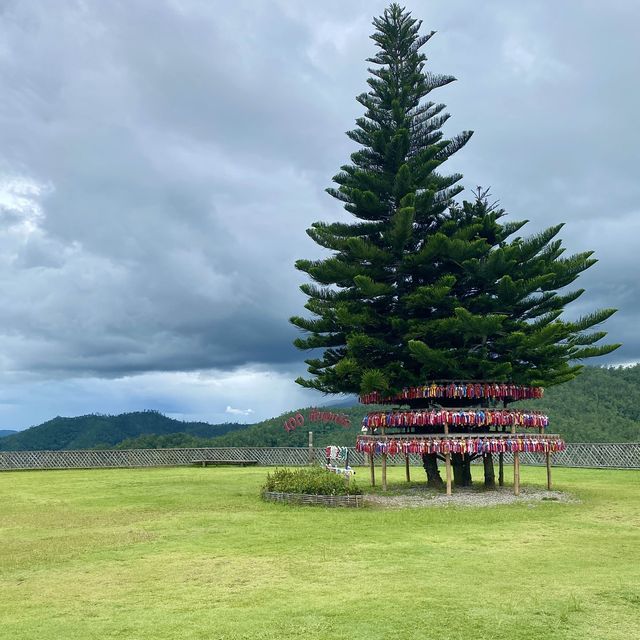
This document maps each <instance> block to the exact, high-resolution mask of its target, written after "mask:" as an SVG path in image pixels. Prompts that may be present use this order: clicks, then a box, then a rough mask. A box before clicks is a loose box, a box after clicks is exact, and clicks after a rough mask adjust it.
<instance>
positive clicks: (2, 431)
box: [0, 429, 18, 438]
mask: <svg viewBox="0 0 640 640" xmlns="http://www.w3.org/2000/svg"><path fill="white" fill-rule="evenodd" d="M14 433H18V432H17V431H14V430H12V429H0V438H4V437H5V436H10V435H12V434H14Z"/></svg>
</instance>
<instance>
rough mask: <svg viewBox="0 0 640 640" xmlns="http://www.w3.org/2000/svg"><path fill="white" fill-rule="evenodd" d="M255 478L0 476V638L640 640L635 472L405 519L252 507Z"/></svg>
mask: <svg viewBox="0 0 640 640" xmlns="http://www.w3.org/2000/svg"><path fill="white" fill-rule="evenodd" d="M267 471H268V470H267V469H265V468H252V469H236V468H207V469H202V468H171V469H134V470H121V469H120V470H91V471H51V472H48V471H35V472H11V473H9V472H7V473H1V474H0V499H1V504H2V515H1V517H0V638H1V639H2V640H5V639H7V640H8V639H11V640H19V639H23V638H33V639H35V638H38V639H39V640H41V639H43V638H44V639H49V638H52V639H56V640H57V639H60V640H67V639H82V640H88V639H92V638H96V639H98V638H99V639H101V640H102V639H104V638H127V639H138V638H145V639H146V638H148V639H152V638H153V639H164V638H171V639H174V638H175V639H178V638H180V639H182V638H184V639H192V638H198V639H201V638H215V639H218V638H228V639H231V638H305V639H315V638H322V639H326V638H345V639H349V640H358V639H360V638H367V639H377V638H380V639H383V638H384V639H385V640H386V639H389V638H403V639H404V638H416V639H418V638H420V639H421V640H423V639H431V638H433V639H438V640H446V639H454V638H455V639H457V638H465V639H466V638H469V639H474V640H481V639H483V638H487V639H489V638H491V639H505V640H507V639H508V640H513V639H524V638H530V639H531V640H543V639H547V638H563V639H564V638H576V639H580V640H582V639H585V638H589V639H604V638H612V639H613V638H616V639H618V638H619V639H620V640H623V639H624V640H635V639H636V638H640V472H638V471H605V470H570V469H554V483H555V487H554V488H557V489H562V490H566V491H569V492H571V493H573V494H574V495H576V496H577V497H578V498H579V499H580V500H581V502H580V503H578V504H561V503H557V502H542V503H536V504H535V505H526V504H517V505H510V506H500V507H491V508H482V509H477V508H462V507H461V508H453V507H446V508H425V509H405V510H376V509H373V508H367V509H359V510H358V509H342V510H327V509H323V508H321V507H320V508H319V507H291V506H287V505H279V504H267V503H263V502H262V501H261V500H260V499H259V497H258V493H259V487H260V485H261V484H262V482H263V480H264V477H265V475H266V473H267ZM475 471H476V472H477V473H480V472H481V469H476V470H475ZM418 473H419V470H418V469H415V470H414V476H416V477H417V474H418ZM403 474H404V469H402V468H397V469H395V468H394V469H391V470H390V480H392V481H398V482H399V481H400V480H401V478H402V476H403ZM360 477H361V478H365V477H366V471H365V470H363V471H362V473H361V474H360ZM522 481H523V484H529V485H532V484H535V485H543V483H544V470H543V469H537V468H531V467H524V468H523V469H522Z"/></svg>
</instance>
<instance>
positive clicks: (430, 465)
mask: <svg viewBox="0 0 640 640" xmlns="http://www.w3.org/2000/svg"><path fill="white" fill-rule="evenodd" d="M422 464H423V465H424V470H425V471H426V472H427V486H428V487H433V488H434V489H442V487H443V486H444V483H443V482H442V478H441V477H440V471H439V470H438V457H437V455H436V454H435V453H425V454H423V456H422Z"/></svg>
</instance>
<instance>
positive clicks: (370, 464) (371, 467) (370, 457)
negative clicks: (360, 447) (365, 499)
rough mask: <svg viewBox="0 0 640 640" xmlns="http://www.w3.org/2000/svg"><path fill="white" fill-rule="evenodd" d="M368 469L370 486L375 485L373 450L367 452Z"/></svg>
mask: <svg viewBox="0 0 640 640" xmlns="http://www.w3.org/2000/svg"><path fill="white" fill-rule="evenodd" d="M369 470H370V471H371V486H372V487H375V486H376V467H375V465H374V463H373V451H372V452H371V453H370V454H369Z"/></svg>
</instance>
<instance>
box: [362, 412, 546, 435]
mask: <svg viewBox="0 0 640 640" xmlns="http://www.w3.org/2000/svg"><path fill="white" fill-rule="evenodd" d="M445 424H446V425H449V426H455V427H457V426H461V427H462V426H464V427H491V426H496V427H513V426H516V427H526V428H536V429H546V428H547V427H548V426H549V417H548V416H546V415H545V414H543V413H540V412H538V411H525V410H520V411H519V410H515V409H514V410H510V409H426V410H424V411H386V412H384V411H377V412H374V413H369V414H368V415H366V416H365V417H364V418H363V419H362V426H363V428H365V429H367V430H370V429H378V428H380V427H385V428H392V427H426V426H444V425H445Z"/></svg>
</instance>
